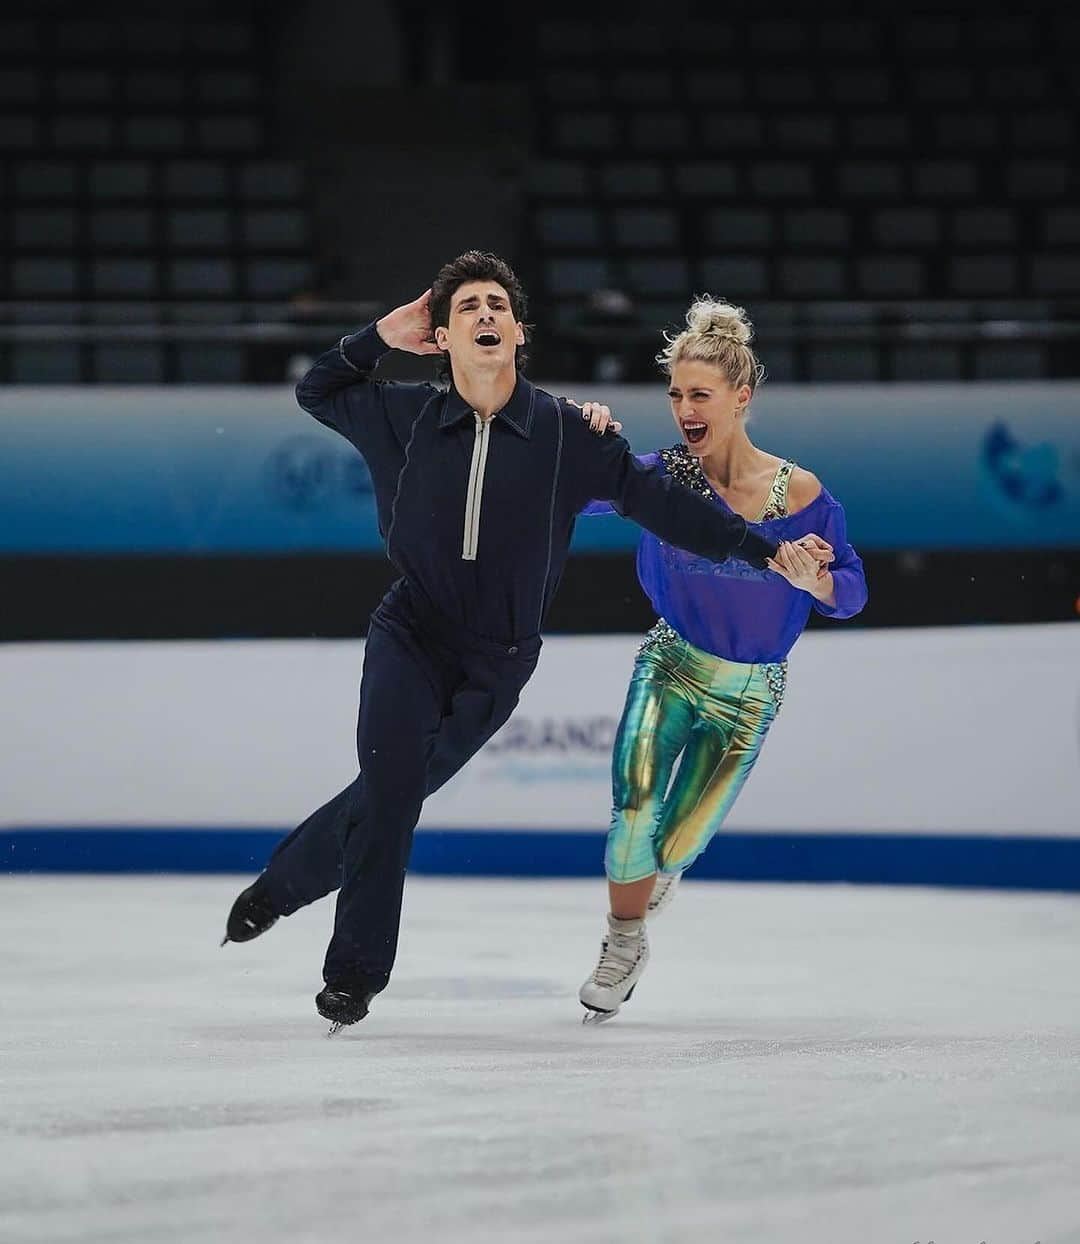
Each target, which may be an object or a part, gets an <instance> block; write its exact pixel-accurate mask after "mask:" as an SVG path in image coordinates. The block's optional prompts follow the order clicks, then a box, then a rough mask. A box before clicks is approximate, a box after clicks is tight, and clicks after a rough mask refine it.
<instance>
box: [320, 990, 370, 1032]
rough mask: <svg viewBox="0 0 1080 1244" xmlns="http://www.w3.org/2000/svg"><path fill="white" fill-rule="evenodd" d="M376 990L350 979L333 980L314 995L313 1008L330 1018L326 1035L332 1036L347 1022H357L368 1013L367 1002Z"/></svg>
mask: <svg viewBox="0 0 1080 1244" xmlns="http://www.w3.org/2000/svg"><path fill="white" fill-rule="evenodd" d="M375 993H376V991H375V990H373V989H369V988H368V987H367V986H366V985H362V984H354V983H352V982H350V981H334V982H333V983H331V984H329V985H327V986H326V987H325V988H324V989H322V990H321V991H320V992H319V993H318V994H316V995H315V1009H316V1010H317V1011H318V1012H319V1014H320V1015H321V1016H322V1017H323V1019H328V1020H330V1031H329V1032H328V1033H327V1034H326V1035H327V1036H328V1037H332V1036H334V1035H335V1034H336V1033H338V1032H340V1031H341V1030H342V1028H344V1027H346V1026H347V1025H348V1024H356V1023H359V1022H360V1020H362V1019H363V1018H364V1016H365V1015H366V1014H367V1013H368V1004H369V1003H370V1002H371V999H372V998H374V997H375Z"/></svg>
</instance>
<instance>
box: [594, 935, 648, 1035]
mask: <svg viewBox="0 0 1080 1244" xmlns="http://www.w3.org/2000/svg"><path fill="white" fill-rule="evenodd" d="M648 962H649V939H648V937H647V936H646V934H645V921H644V920H620V919H619V918H618V917H617V916H612V915H610V914H609V915H608V933H607V936H606V937H605V938H604V940H603V942H602V943H601V946H600V962H599V963H598V964H597V965H596V967H595V968H594V969H593V973H592V975H591V976H590V977H589V979H588V980H587V981H586V982H585V984H584V985H582V986H581V990H580V992H579V993H578V997H579V998H580V999H581V1005H582V1006H583V1007H585V1009H586V1011H587V1012H588V1014H587V1015H586V1016H585V1019H584V1020H583V1022H584V1023H586V1024H602V1023H603V1022H604V1020H607V1019H611V1018H612V1017H613V1016H614V1015H617V1014H618V1012H619V1008H620V1007H621V1006H622V1004H623V1003H624V1002H626V1001H628V1000H629V998H630V995H631V994H632V993H633V992H634V988H635V987H636V985H637V983H638V978H639V977H640V976H641V974H642V972H644V971H645V965H646V964H647V963H648Z"/></svg>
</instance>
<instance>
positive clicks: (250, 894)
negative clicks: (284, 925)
mask: <svg viewBox="0 0 1080 1244" xmlns="http://www.w3.org/2000/svg"><path fill="white" fill-rule="evenodd" d="M277 919H278V913H277V912H276V911H275V910H274V906H273V904H272V903H271V902H270V899H269V896H268V895H267V893H266V887H265V885H264V884H263V879H262V878H261V877H256V878H255V881H254V882H253V883H252V884H251V885H249V886H248V888H247V889H246V890H241V892H240V894H239V895H238V896H237V899H236V902H235V903H233V905H232V911H230V912H229V918H228V920H226V922H225V936H224V937H223V938H222V939H221V944H222V946H224V945H225V943H226V942H250V941H252V940H254V939H255V938H256V937H258V936H259V935H260V934H261V933H265V932H266V930H267V929H268V928H270V926H271V925H273V924H276V923H277Z"/></svg>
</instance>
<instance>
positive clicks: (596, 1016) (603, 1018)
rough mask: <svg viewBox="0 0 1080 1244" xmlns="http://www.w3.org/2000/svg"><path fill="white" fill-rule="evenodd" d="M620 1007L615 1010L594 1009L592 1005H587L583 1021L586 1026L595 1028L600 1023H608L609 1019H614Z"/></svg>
mask: <svg viewBox="0 0 1080 1244" xmlns="http://www.w3.org/2000/svg"><path fill="white" fill-rule="evenodd" d="M619 1009H620V1008H619V1007H616V1008H615V1010H614V1011H594V1010H593V1009H592V1008H591V1007H586V1008H585V1015H584V1017H583V1018H582V1021H581V1022H582V1023H583V1024H584V1025H585V1027H586V1028H595V1027H596V1026H597V1025H598V1024H606V1023H607V1021H608V1020H609V1019H614V1018H615V1016H616V1015H618V1013H619Z"/></svg>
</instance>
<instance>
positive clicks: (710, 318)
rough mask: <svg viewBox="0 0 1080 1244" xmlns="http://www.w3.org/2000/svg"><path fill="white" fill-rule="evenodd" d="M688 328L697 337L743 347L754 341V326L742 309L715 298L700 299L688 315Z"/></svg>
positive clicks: (693, 304)
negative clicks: (732, 342)
mask: <svg viewBox="0 0 1080 1244" xmlns="http://www.w3.org/2000/svg"><path fill="white" fill-rule="evenodd" d="M686 327H687V329H688V330H689V331H690V332H691V333H693V335H694V336H695V337H698V338H701V337H713V338H715V339H716V340H718V341H734V342H737V343H738V344H739V345H741V346H745V345H749V344H750V342H751V341H752V340H753V339H754V326H753V324H751V323H750V320H749V318H748V316H747V314H746V312H745V310H744V309H743V308H742V307H736V306H734V305H733V304H732V303H730V302H724V301H723V300H718V299H715V298H709V297H707V296H706V297H704V298H698V299H697V300H696V301H695V302H693V303H692V304H691V306H690V310H689V311H687V313H686Z"/></svg>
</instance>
